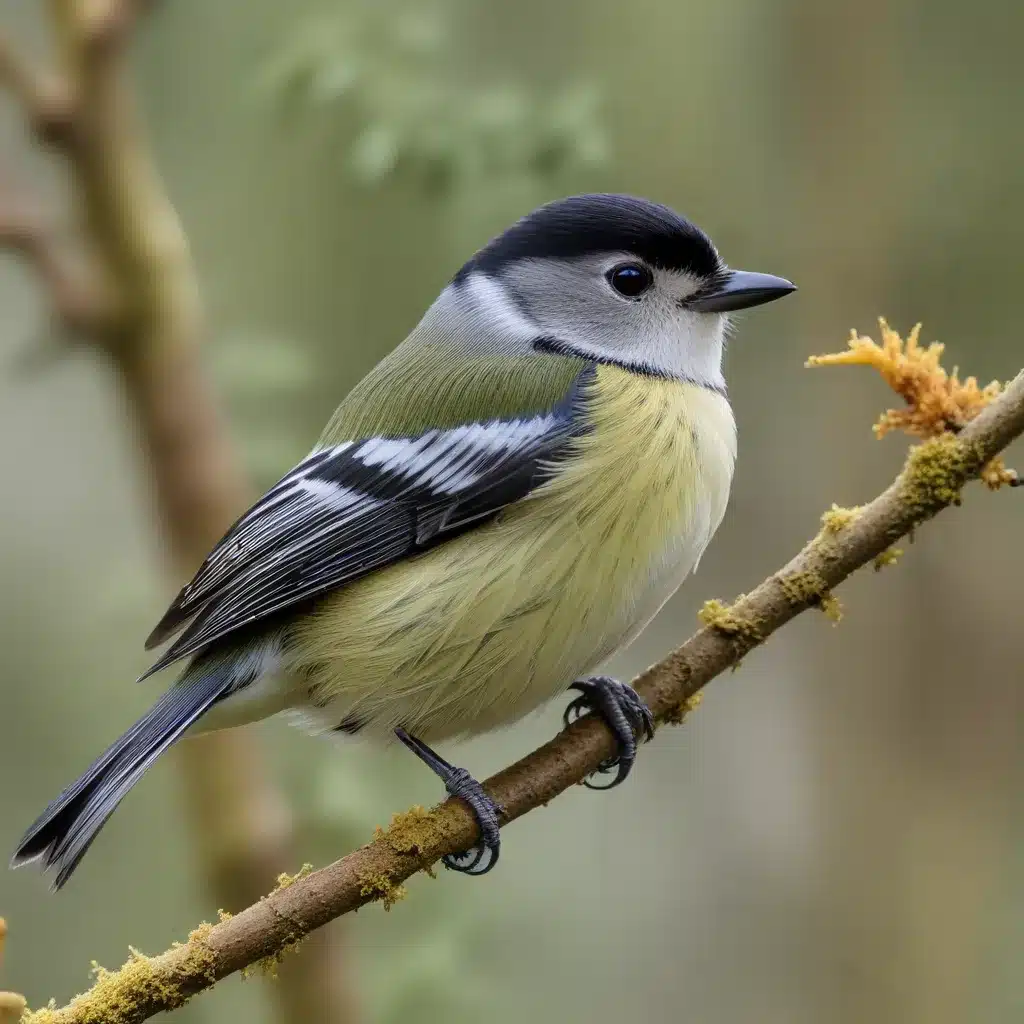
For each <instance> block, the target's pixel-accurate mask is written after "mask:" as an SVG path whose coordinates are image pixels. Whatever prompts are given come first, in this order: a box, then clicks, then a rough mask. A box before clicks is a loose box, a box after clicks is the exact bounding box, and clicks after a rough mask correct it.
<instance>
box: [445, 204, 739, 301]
mask: <svg viewBox="0 0 1024 1024" xmlns="http://www.w3.org/2000/svg"><path fill="white" fill-rule="evenodd" d="M602 252H629V253H633V254H634V255H636V256H638V257H639V258H640V259H642V260H644V262H646V263H649V264H650V265H651V266H654V267H661V268H662V269H665V270H677V271H685V272H686V273H689V274H693V275H694V276H695V277H698V278H702V279H703V278H711V277H714V276H715V275H717V274H719V273H720V272H721V271H722V270H723V263H722V260H721V259H720V258H719V255H718V252H717V251H716V250H715V247H714V245H713V244H712V242H711V239H710V238H708V236H707V235H706V234H704V232H703V231H701V229H700V228H699V227H697V226H696V224H691V223H690V221H688V220H687V219H686V218H685V217H681V216H680V215H679V214H678V213H676V212H675V211H674V210H671V209H669V208H668V207H667V206H662V205H661V204H660V203H652V202H650V201H649V200H647V199H638V198H636V197H635V196H625V195H611V194H602V193H598V194H592V195H579V196H569V198H567V199H557V200H555V201H554V202H553V203H548V204H547V205H545V206H541V207H540V208H539V209H537V210H534V211H533V213H529V214H527V215H526V216H525V217H523V218H522V219H521V220H518V221H516V223H515V224H513V225H512V226H511V227H510V228H509V229H508V230H507V231H505V232H503V233H502V234H500V235H498V237H497V238H494V239H492V240H491V241H490V242H489V243H488V244H487V245H486V246H484V248H483V249H481V250H480V251H479V252H478V253H477V254H476V255H475V256H474V257H473V258H472V259H471V260H469V262H468V263H466V264H465V266H463V268H462V269H461V270H460V271H459V272H458V274H456V276H455V280H456V281H459V280H461V279H462V278H464V277H466V276H467V275H468V274H471V273H473V272H474V271H480V272H482V273H484V274H496V273H498V272H499V271H500V270H501V268H502V267H503V266H506V265H507V264H509V263H513V262H516V261H518V260H524V259H571V258H573V257H578V256H587V255H590V254H593V253H602Z"/></svg>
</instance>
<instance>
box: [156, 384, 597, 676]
mask: <svg viewBox="0 0 1024 1024" xmlns="http://www.w3.org/2000/svg"><path fill="white" fill-rule="evenodd" d="M573 391H574V393H575V391H576V389H575V388H574V389H573ZM580 424H581V417H580V415H579V409H578V405H577V402H576V401H575V399H574V398H573V397H572V396H567V399H566V401H564V402H563V403H560V405H559V406H557V407H556V408H554V409H552V410H551V411H550V412H547V413H544V414H541V415H535V416H529V417H524V418H522V419H499V420H491V421H489V422H486V423H469V424H465V425H463V426H459V427H455V428H452V429H447V430H441V429H437V430H435V429H432V430H427V431H425V432H424V433H422V434H420V435H418V436H415V437H399V438H383V437H376V438H368V439H364V440H359V441H349V442H346V443H344V444H338V445H336V446H334V447H330V448H325V449H322V450H319V451H315V452H313V454H311V455H310V456H309V457H308V458H307V459H306V460H305V461H303V462H302V463H300V464H299V465H298V466H297V467H296V468H295V469H293V470H292V471H291V472H290V473H288V474H287V476H285V477H283V478H282V479H281V480H280V481H279V482H278V483H277V484H276V485H275V486H274V487H272V488H271V489H270V490H269V491H268V492H267V493H266V494H265V495H264V496H263V497H262V498H261V499H260V501H259V502H257V504H256V505H254V506H253V507H252V508H251V509H250V510H249V511H248V512H247V513H246V514H245V515H243V516H242V517H241V519H239V520H238V522H236V523H235V525H234V526H233V527H232V528H231V529H230V530H229V531H228V533H227V534H226V535H225V536H224V538H223V539H222V540H221V541H220V543H219V544H218V545H217V546H216V547H215V548H214V549H213V551H212V552H211V553H210V555H209V556H208V557H207V559H206V561H205V562H204V563H203V565H202V566H201V567H200V569H199V571H198V572H197V573H196V575H195V576H194V577H193V579H192V580H191V581H190V582H189V583H188V584H187V585H186V586H185V587H184V588H183V589H182V591H181V592H180V593H179V594H178V596H177V598H176V599H175V600H174V603H173V604H172V605H171V607H170V608H169V609H168V611H167V613H166V614H165V615H164V617H163V618H162V619H161V621H160V622H159V624H158V625H157V627H156V628H155V629H154V630H153V632H152V634H151V635H150V637H149V639H148V640H147V641H146V646H147V648H150V647H154V646H156V645H158V644H161V643H163V642H164V641H165V640H167V639H169V638H170V637H171V636H173V635H174V634H175V633H177V632H179V631H180V630H183V632H181V635H180V636H179V637H178V639H177V640H176V641H175V642H174V643H173V644H172V645H171V646H170V647H169V648H168V650H167V651H166V652H165V653H164V654H163V655H162V656H161V657H160V659H159V660H158V661H157V662H156V664H154V665H153V667H152V668H150V669H149V671H148V672H146V673H145V674H144V675H143V676H142V677H141V678H142V679H145V678H146V677H147V676H149V675H151V674H152V673H154V672H156V671H158V670H159V669H161V668H163V667H164V666H166V665H168V664H170V663H171V662H173V661H177V660H178V659H179V658H183V657H186V656H187V655H190V654H194V653H196V652H197V651H199V650H201V649H202V648H204V647H206V646H207V645H208V644H210V643H212V642H213V641H215V640H217V639H219V638H220V637H223V636H224V635H226V634H228V633H231V632H233V631H234V630H237V629H240V628H242V627H245V626H248V625H250V624H252V623H254V622H256V621H258V620H260V619H264V618H266V617H267V616H270V615H273V614H274V613H276V612H280V611H282V610H283V609H286V608H288V607H290V606H293V605H296V604H298V603H300V602H302V601H306V600H308V599H310V598H313V597H316V596H317V595H320V594H323V593H324V592H326V591H328V590H332V589H334V588H336V587H338V586H341V585H342V584H345V583H348V582H350V581H352V580H355V579H358V578H359V577H361V576H365V575H366V574H367V573H369V572H372V571H373V570H375V569H380V568H382V567H383V566H386V565H390V564H392V563H394V562H397V561H399V560H400V559H403V558H406V557H408V556H410V555H413V554H416V553H417V552H420V551H423V550H424V549H426V548H428V547H430V546H432V545H434V544H437V543H439V542H441V541H444V540H446V539H448V538H450V537H452V536H455V535H457V534H458V533H461V532H463V531H465V530H467V529H471V528H472V527H474V526H476V525H479V524H480V523H483V522H485V521H487V520H488V519H489V518H491V517H493V516H494V515H495V514H496V513H497V512H498V511H499V510H500V509H502V508H503V507H505V506H507V505H509V504H510V503H512V502H514V501H517V500H519V499H520V498H523V497H525V496H526V495H527V494H528V493H529V492H530V491H531V490H533V489H534V488H535V487H537V486H538V485H539V484H540V483H542V482H543V481H544V480H546V479H549V478H550V476H551V475H552V473H554V472H556V471H557V469H556V466H555V465H553V462H557V459H558V456H559V454H560V452H563V451H564V449H565V446H566V444H567V443H568V442H569V441H570V440H571V438H572V437H573V436H574V434H576V433H577V432H578V431H579V430H580V429H581V425H580Z"/></svg>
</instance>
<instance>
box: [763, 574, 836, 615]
mask: <svg viewBox="0 0 1024 1024" xmlns="http://www.w3.org/2000/svg"><path fill="white" fill-rule="evenodd" d="M778 579H779V585H780V586H781V587H782V592H783V593H784V594H785V595H786V600H787V601H789V603H790V604H792V605H793V606H794V607H796V608H803V607H806V606H810V607H812V608H818V609H819V610H820V611H822V612H823V613H824V615H825V617H826V618H828V619H831V620H832V622H833V624H835V623H838V622H839V620H840V619H841V618H842V617H843V608H842V605H841V604H840V603H839V598H837V597H836V596H835V595H834V594H833V593H832V591H831V590H829V586H828V583H827V582H826V581H825V579H824V577H822V576H821V575H820V574H818V573H816V572H813V571H810V570H808V571H806V572H794V573H790V574H789V575H788V576H780V577H779V578H778Z"/></svg>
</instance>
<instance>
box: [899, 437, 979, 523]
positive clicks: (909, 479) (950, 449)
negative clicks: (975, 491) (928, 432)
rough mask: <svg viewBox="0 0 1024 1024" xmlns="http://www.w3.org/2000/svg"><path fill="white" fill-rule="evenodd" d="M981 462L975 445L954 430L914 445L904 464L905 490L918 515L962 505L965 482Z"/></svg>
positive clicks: (922, 515)
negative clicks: (963, 439)
mask: <svg viewBox="0 0 1024 1024" xmlns="http://www.w3.org/2000/svg"><path fill="white" fill-rule="evenodd" d="M980 462H981V459H980V458H979V456H978V453H977V452H976V451H974V450H973V448H972V446H971V445H966V444H964V443H963V442H961V441H958V440H957V439H956V438H955V437H954V436H953V435H952V434H943V435H942V436H941V437H933V438H929V439H928V440H927V441H923V442H922V443H921V444H919V445H915V446H914V447H913V448H911V449H910V453H909V454H908V456H907V462H906V465H905V466H904V468H903V493H904V500H905V501H906V502H907V505H908V507H909V508H910V509H911V511H912V512H913V513H914V517H915V519H924V518H926V517H928V516H929V515H933V514H934V513H935V512H936V511H938V509H940V508H944V507H945V506H946V505H959V504H960V495H961V492H962V491H963V487H964V484H965V483H966V482H967V481H968V480H969V479H970V478H971V477H972V476H973V475H974V474H975V473H977V472H978V469H979V463H980Z"/></svg>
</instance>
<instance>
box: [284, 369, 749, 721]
mask: <svg viewBox="0 0 1024 1024" xmlns="http://www.w3.org/2000/svg"><path fill="white" fill-rule="evenodd" d="M585 397H586V401H587V408H588V411H589V418H590V420H591V423H592V429H591V430H590V431H588V432H587V433H586V434H585V435H583V436H582V437H581V438H580V439H579V440H578V441H577V442H576V445H575V450H574V452H573V454H572V456H571V457H570V458H568V459H567V460H566V462H565V463H564V464H563V465H562V468H561V470H560V472H559V474H558V475H557V477H555V478H554V479H553V480H551V481H550V482H548V483H547V484H545V485H543V486H542V487H540V488H539V489H538V490H537V491H536V492H534V494H533V495H532V496H531V497H530V498H529V499H527V500H525V501H522V502H519V503H517V504H516V505H514V506H512V507H510V508H509V509H508V510H506V511H505V512H504V513H503V514H502V515H501V516H500V517H499V518H498V519H497V520H495V521H494V522H492V523H490V524H488V525H487V526H484V527H482V528H480V529H477V530H475V531H472V532H470V533H467V534H465V535H463V536H461V537H459V538H456V539H455V540H452V541H450V542H448V543H446V544H444V545H442V546H441V547H439V548H436V549H433V550H431V551H429V552H427V553H425V554H423V555H421V556H418V557H416V558H413V559H410V560H408V561H405V562H402V563H400V564H398V565H395V566H393V567H390V568H388V569H385V570H383V571H381V572H378V573H374V574H373V575H371V576H369V577H367V578H365V579H363V580H360V581H358V582H357V583H355V584H353V585H351V586H348V587H345V588H344V589H342V590H341V591H339V592H338V593H337V594H335V595H333V596H332V597H331V598H329V599H327V600H326V601H325V602H324V603H323V604H322V606H321V608H320V610H319V611H318V613H317V619H318V620H319V624H320V625H321V626H326V627H327V628H320V629H316V630H312V629H310V628H309V624H308V623H307V624H305V625H300V626H299V628H298V634H297V637H296V640H297V642H296V644H295V648H294V650H295V653H294V662H293V666H292V667H293V669H294V670H295V672H294V674H295V676H296V677H301V678H302V679H303V680H304V684H303V685H304V692H303V694H302V696H303V697H305V696H306V695H307V694H308V698H309V700H310V701H311V702H312V704H313V705H314V706H315V707H318V708H320V709H321V711H322V718H323V721H324V723H325V725H327V726H331V725H332V724H333V725H337V724H338V722H340V721H341V720H342V718H345V717H346V716H351V717H354V718H357V719H358V720H359V721H360V722H361V723H362V724H363V725H364V727H366V728H367V729H368V730H369V731H371V732H377V733H381V734H385V733H390V731H391V730H392V729H393V728H394V727H395V726H396V725H403V726H405V727H406V728H408V729H409V730H410V731H413V732H415V733H416V734H417V735H419V736H421V737H422V738H423V739H425V740H428V741H429V740H432V739H441V738H444V737H445V736H450V735H456V734H460V733H469V732H477V731H482V730H485V729H488V728H492V727H494V726H496V725H499V724H501V723H503V722H505V721H509V720H511V719H514V718H517V717H519V716H521V715H522V714H525V713H527V712H528V711H530V710H532V709H533V708H535V707H536V706H537V705H538V704H540V703H542V702H543V701H545V700H547V699H549V698H551V697H552V696H554V695H555V694H556V693H558V692H560V691H562V690H564V689H565V687H566V686H567V685H568V684H569V683H570V682H571V681H572V680H573V679H575V678H578V677H579V676H581V675H583V674H586V673H587V672H589V671H592V670H593V669H594V668H596V667H597V665H599V664H600V663H601V662H602V661H603V660H604V659H605V658H607V657H608V656H609V655H610V654H612V653H613V652H614V651H615V650H616V649H618V648H619V647H620V646H622V645H623V644H624V643H626V642H628V640H630V639H632V637H633V636H634V635H635V634H636V632H638V631H639V629H640V628H642V627H643V625H644V624H646V622H647V621H648V620H649V619H650V617H651V616H652V615H653V614H654V613H655V612H656V611H657V610H658V608H659V607H660V606H661V604H662V603H664V601H665V600H667V598H668V597H669V596H671V594H672V593H673V592H674V590H675V589H676V588H677V587H678V585H679V583H681V582H682V580H683V578H684V577H685V576H686V574H687V573H689V572H690V570H691V569H692V568H693V566H694V564H695V562H696V561H697V559H698V558H699V557H700V554H701V553H702V551H703V550H704V547H705V546H706V545H707V543H708V541H709V540H710V538H711V535H712V534H713V533H714V531H715V529H716V528H717V526H718V524H719V522H720V521H721V518H722V515H723V513H724V510H725V504H726V500H727V497H728V491H729V485H730V482H731V478H732V466H733V459H734V455H735V428H734V424H733V419H732V414H731V411H730V409H729V405H728V402H727V401H726V400H725V398H724V397H722V396H721V395H718V394H715V393H713V392H710V391H708V390H706V389H703V388H699V387H697V386H695V385H691V384H685V383H681V382H678V381H669V380H654V379H651V378H645V377H639V376H636V375H634V374H631V373H628V372H626V371H623V370H620V369H618V368H616V367H610V366H601V367H599V368H598V372H597V374H596V376H595V379H594V381H593V382H592V383H591V384H590V385H589V391H588V393H587V395H586V396H585ZM324 619H326V620H327V621H326V622H324V621H323V620H324Z"/></svg>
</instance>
